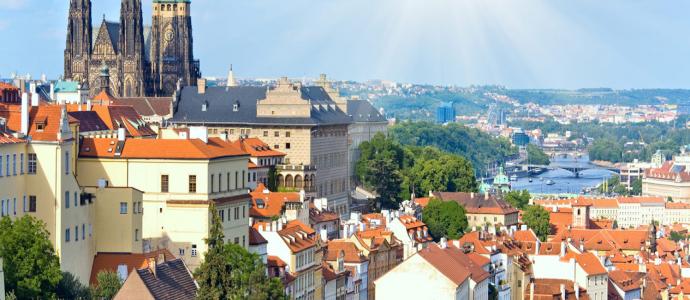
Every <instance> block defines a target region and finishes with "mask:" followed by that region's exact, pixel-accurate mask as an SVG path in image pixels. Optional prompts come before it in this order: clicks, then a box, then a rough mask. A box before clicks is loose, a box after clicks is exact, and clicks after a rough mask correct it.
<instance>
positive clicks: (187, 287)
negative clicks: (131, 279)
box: [137, 258, 197, 300]
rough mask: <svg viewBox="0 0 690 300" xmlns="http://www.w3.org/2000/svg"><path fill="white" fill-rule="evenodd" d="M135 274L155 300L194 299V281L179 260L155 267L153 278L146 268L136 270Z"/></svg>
mask: <svg viewBox="0 0 690 300" xmlns="http://www.w3.org/2000/svg"><path fill="white" fill-rule="evenodd" d="M137 273H139V276H140V277H141V280H142V281H143V282H144V284H145V285H146V288H148V290H149V292H150V293H151V295H153V298H155V299H170V300H184V299H190V300H191V299H195V298H196V290H197V288H196V284H195V283H194V279H193V278H192V275H191V274H190V273H189V270H187V267H186V266H185V265H184V263H182V260H180V259H179V258H178V259H175V260H171V261H167V262H164V263H161V264H159V265H157V266H156V275H155V276H154V275H153V273H151V270H149V269H148V268H145V269H141V270H137Z"/></svg>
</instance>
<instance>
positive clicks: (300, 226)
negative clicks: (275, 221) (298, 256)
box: [278, 220, 316, 253]
mask: <svg viewBox="0 0 690 300" xmlns="http://www.w3.org/2000/svg"><path fill="white" fill-rule="evenodd" d="M313 234H314V230H313V229H311V228H310V227H309V226H307V225H305V224H304V223H302V222H300V221H298V220H294V221H291V222H289V223H287V224H286V225H285V227H284V228H283V229H282V230H280V231H278V235H279V236H280V237H281V238H282V239H283V242H285V244H286V245H287V246H288V247H289V248H290V250H292V252H293V253H297V252H301V251H304V250H306V249H309V248H312V247H315V246H316V239H315V237H314V235H313Z"/></svg>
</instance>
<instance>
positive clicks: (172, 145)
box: [79, 138, 247, 160]
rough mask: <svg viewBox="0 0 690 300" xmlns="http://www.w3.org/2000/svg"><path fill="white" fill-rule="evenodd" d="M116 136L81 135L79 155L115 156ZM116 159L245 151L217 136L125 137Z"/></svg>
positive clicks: (197, 156) (227, 154)
mask: <svg viewBox="0 0 690 300" xmlns="http://www.w3.org/2000/svg"><path fill="white" fill-rule="evenodd" d="M117 146H118V140H117V139H102V138H84V139H83V141H82V145H81V149H80V151H79V156H80V157H100V158H115V153H116V150H117V149H116V147H117ZM121 151H122V152H121V155H120V156H119V157H120V158H128V159H202V160H206V159H216V158H223V157H232V156H245V155H247V153H246V152H244V151H242V150H240V149H237V148H235V147H233V146H232V145H231V144H230V143H228V142H225V141H223V140H221V139H219V138H209V139H208V143H204V142H203V141H202V140H199V139H193V140H181V139H179V140H178V139H175V140H162V139H126V140H125V141H124V146H123V147H122V150H121Z"/></svg>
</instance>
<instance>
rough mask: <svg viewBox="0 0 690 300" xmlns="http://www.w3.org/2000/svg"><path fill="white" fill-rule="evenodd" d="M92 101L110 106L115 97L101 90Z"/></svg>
mask: <svg viewBox="0 0 690 300" xmlns="http://www.w3.org/2000/svg"><path fill="white" fill-rule="evenodd" d="M93 100H94V102H100V103H101V104H106V105H107V104H110V102H111V101H113V100H115V97H113V95H111V94H110V93H108V92H106V91H105V90H102V91H101V92H100V93H98V94H96V96H93Z"/></svg>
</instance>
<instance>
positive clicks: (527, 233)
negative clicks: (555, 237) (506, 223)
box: [513, 229, 537, 242]
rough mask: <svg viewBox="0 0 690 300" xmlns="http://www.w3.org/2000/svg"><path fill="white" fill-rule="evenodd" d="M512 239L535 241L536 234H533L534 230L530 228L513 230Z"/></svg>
mask: <svg viewBox="0 0 690 300" xmlns="http://www.w3.org/2000/svg"><path fill="white" fill-rule="evenodd" d="M513 239H515V240H516V241H518V242H536V241H537V235H536V234H534V231H532V229H527V230H517V231H515V232H513Z"/></svg>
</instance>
